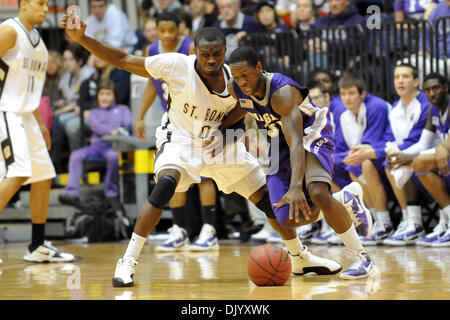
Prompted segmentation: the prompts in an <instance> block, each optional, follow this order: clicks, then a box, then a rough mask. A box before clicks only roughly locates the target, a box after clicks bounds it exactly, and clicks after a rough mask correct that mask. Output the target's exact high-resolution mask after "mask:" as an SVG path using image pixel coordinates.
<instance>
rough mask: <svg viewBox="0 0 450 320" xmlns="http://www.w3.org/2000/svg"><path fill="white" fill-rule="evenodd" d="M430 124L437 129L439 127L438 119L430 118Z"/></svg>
mask: <svg viewBox="0 0 450 320" xmlns="http://www.w3.org/2000/svg"><path fill="white" fill-rule="evenodd" d="M431 123H433V126H435V127H438V126H439V125H440V122H439V117H432V118H431Z"/></svg>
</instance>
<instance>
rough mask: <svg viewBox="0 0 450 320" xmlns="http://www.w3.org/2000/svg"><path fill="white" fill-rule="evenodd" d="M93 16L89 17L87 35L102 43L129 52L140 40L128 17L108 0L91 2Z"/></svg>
mask: <svg viewBox="0 0 450 320" xmlns="http://www.w3.org/2000/svg"><path fill="white" fill-rule="evenodd" d="M89 7H90V10H91V12H92V14H91V15H90V16H89V17H87V19H86V23H87V26H88V27H87V28H86V34H87V35H88V36H90V37H92V38H94V39H96V40H98V41H100V42H104V43H107V44H109V45H112V46H114V47H117V48H120V49H123V50H125V51H128V50H129V49H130V48H132V47H133V46H134V45H135V44H136V43H137V42H138V38H137V36H136V34H135V32H134V31H133V30H132V29H131V26H130V23H129V21H128V18H127V16H126V15H125V13H124V12H123V11H121V10H120V9H119V8H117V7H116V5H115V4H112V3H111V4H108V1H107V0H89Z"/></svg>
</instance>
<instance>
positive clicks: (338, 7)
mask: <svg viewBox="0 0 450 320" xmlns="http://www.w3.org/2000/svg"><path fill="white" fill-rule="evenodd" d="M327 1H328V4H329V6H330V14H329V15H328V16H327V17H323V18H320V19H319V20H317V21H316V22H315V23H313V24H312V25H311V29H313V30H314V29H319V28H335V27H338V26H344V25H353V24H360V25H362V24H363V23H364V21H365V20H364V17H362V16H361V15H360V14H359V12H358V10H357V9H356V8H355V7H354V6H353V5H351V4H350V0H327ZM326 34H327V35H328V37H326V36H325V35H324V34H323V33H317V34H315V35H314V38H312V39H310V41H309V45H308V48H309V53H310V54H311V55H314V56H313V58H314V59H316V65H318V66H320V67H322V68H326V67H327V65H328V64H329V63H330V61H329V60H330V59H331V60H333V61H334V62H335V63H337V61H338V55H339V53H338V52H342V51H345V47H346V45H347V44H348V43H349V41H351V43H352V44H353V45H354V44H355V43H358V42H359V40H360V39H361V34H359V30H358V29H356V28H350V29H344V30H339V32H336V33H335V32H332V33H330V32H326ZM332 48H334V49H335V50H332ZM357 48H358V45H356V49H357ZM327 50H328V51H329V52H328V51H327ZM333 51H335V53H334V54H332V52H333ZM354 54H355V53H354ZM356 54H358V53H357V52H356ZM345 62H346V63H348V62H349V61H345ZM310 65H313V63H312V62H311V61H310Z"/></svg>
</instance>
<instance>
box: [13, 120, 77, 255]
mask: <svg viewBox="0 0 450 320" xmlns="http://www.w3.org/2000/svg"><path fill="white" fill-rule="evenodd" d="M22 117H23V126H24V129H25V131H26V134H27V142H28V146H29V154H30V164H31V169H32V175H31V178H30V179H29V180H27V181H26V182H25V183H30V184H31V190H30V211H31V222H32V229H31V230H32V231H31V244H30V245H29V246H28V252H27V254H26V255H25V256H24V259H25V260H26V261H30V262H70V261H73V260H74V256H73V255H72V254H70V253H64V252H60V251H59V250H58V249H57V248H55V247H54V246H53V245H52V244H51V243H50V242H48V241H44V239H45V224H46V222H47V214H48V205H49V200H50V189H51V184H52V179H53V178H54V177H55V175H56V174H55V170H54V167H53V164H52V162H51V159H50V155H49V153H48V150H47V145H46V143H45V140H44V138H43V136H42V133H41V130H40V128H39V125H38V123H37V121H36V118H35V117H34V116H33V114H31V113H30V114H24V115H22Z"/></svg>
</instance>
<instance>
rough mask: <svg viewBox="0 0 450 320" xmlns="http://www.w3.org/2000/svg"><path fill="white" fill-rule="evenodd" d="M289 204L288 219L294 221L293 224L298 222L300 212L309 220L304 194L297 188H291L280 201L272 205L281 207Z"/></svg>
mask: <svg viewBox="0 0 450 320" xmlns="http://www.w3.org/2000/svg"><path fill="white" fill-rule="evenodd" d="M285 203H287V204H289V219H290V220H294V221H295V223H299V222H300V212H301V213H302V214H303V216H304V217H305V220H307V221H308V220H309V219H310V216H311V208H310V207H309V205H308V201H306V197H305V194H304V193H303V191H301V190H300V189H299V188H291V189H289V190H288V192H286V194H285V195H284V196H283V197H282V198H281V200H280V201H279V202H278V203H276V204H274V206H275V207H277V208H278V207H281V206H282V205H283V204H285Z"/></svg>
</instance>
